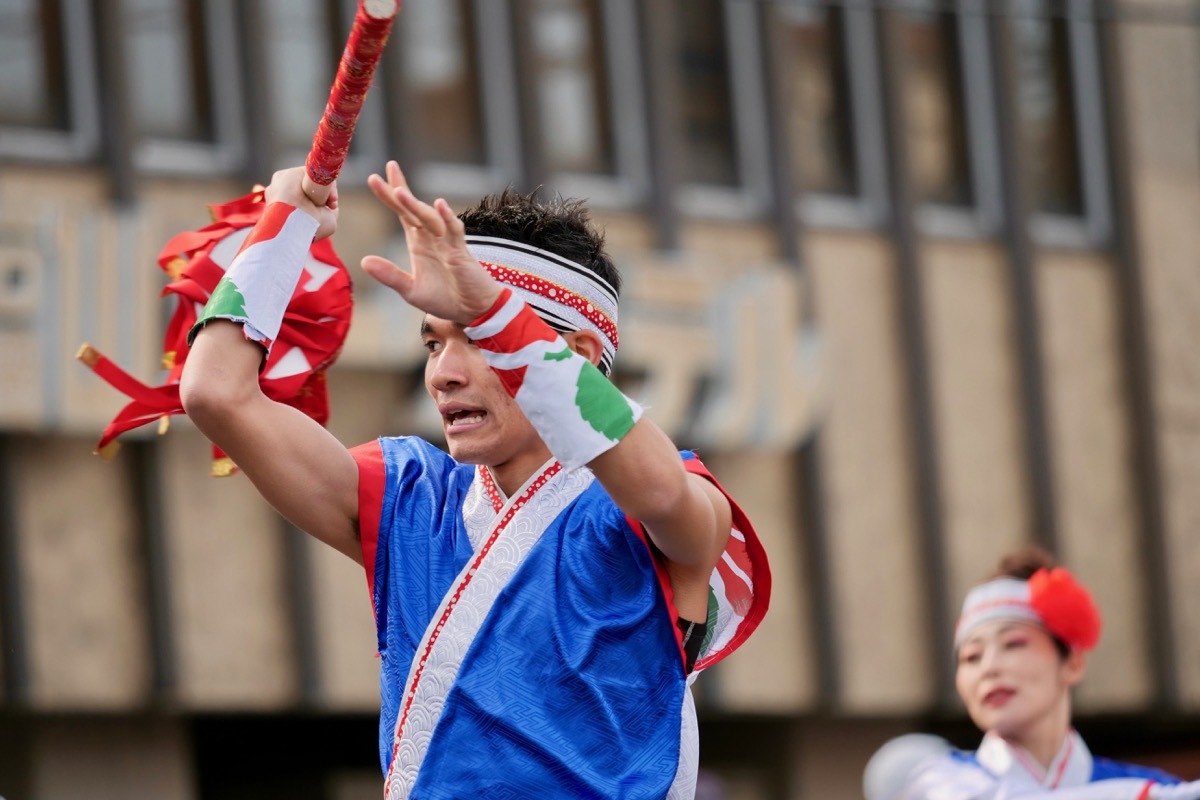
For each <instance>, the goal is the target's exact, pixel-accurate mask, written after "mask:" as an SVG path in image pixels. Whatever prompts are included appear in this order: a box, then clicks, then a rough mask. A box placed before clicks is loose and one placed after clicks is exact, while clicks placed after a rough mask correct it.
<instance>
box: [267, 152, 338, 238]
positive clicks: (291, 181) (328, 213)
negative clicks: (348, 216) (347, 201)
mask: <svg viewBox="0 0 1200 800" xmlns="http://www.w3.org/2000/svg"><path fill="white" fill-rule="evenodd" d="M264 195H265V198H264V199H265V200H266V202H268V203H287V204H288V205H290V206H294V207H295V208H298V209H300V210H301V211H303V212H304V213H305V214H308V215H309V216H310V217H312V218H313V219H315V220H316V221H317V223H318V225H317V232H316V234H315V235H314V236H313V239H314V240H316V239H324V238H325V237H326V236H332V235H333V232H334V231H336V230H337V221H338V192H337V181H334V182H333V183H331V184H329V185H328V186H321V185H320V184H318V183H313V181H312V180H311V179H310V178H309V177H308V173H307V172H306V171H305V169H304V167H292V168H290V169H281V170H279V171H278V172H276V173H275V174H274V175H272V176H271V183H270V185H269V186H267V190H266V192H265V193H264Z"/></svg>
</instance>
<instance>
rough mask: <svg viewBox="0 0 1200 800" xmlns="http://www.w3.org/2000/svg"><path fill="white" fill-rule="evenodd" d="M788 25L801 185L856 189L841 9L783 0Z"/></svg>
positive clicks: (828, 190)
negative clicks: (784, 1)
mask: <svg viewBox="0 0 1200 800" xmlns="http://www.w3.org/2000/svg"><path fill="white" fill-rule="evenodd" d="M779 10H780V17H781V19H783V20H784V22H785V24H786V25H787V42H788V45H789V46H788V48H787V53H786V62H785V63H786V64H787V68H788V70H789V71H790V73H791V74H790V75H789V77H788V80H787V86H788V87H789V89H790V92H791V95H792V97H791V102H790V103H789V104H788V109H789V120H788V125H789V133H790V137H791V141H792V161H793V164H794V170H795V175H794V178H795V180H796V183H797V185H798V186H799V187H800V189H802V190H803V191H805V192H815V193H818V194H843V195H848V194H854V193H856V191H857V189H856V184H857V178H856V175H855V167H854V157H853V141H854V133H853V128H852V127H851V113H850V102H849V101H850V98H849V92H848V82H847V76H846V64H847V61H846V48H845V30H844V18H843V14H842V10H841V9H840V8H836V7H830V6H826V7H816V6H811V5H804V4H801V3H798V2H795V1H794V0H793V2H787V3H781V4H780V6H779Z"/></svg>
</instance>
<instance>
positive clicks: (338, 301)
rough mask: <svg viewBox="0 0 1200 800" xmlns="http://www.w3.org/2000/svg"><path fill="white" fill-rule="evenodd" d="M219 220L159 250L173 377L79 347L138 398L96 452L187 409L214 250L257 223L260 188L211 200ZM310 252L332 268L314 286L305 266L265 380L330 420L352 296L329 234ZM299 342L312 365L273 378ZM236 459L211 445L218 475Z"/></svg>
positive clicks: (273, 390) (215, 274) (267, 389)
mask: <svg viewBox="0 0 1200 800" xmlns="http://www.w3.org/2000/svg"><path fill="white" fill-rule="evenodd" d="M209 208H210V210H211V211H212V216H213V223H212V224H211V225H208V226H207V227H204V228H201V229H199V230H195V231H188V232H185V233H180V234H177V235H176V236H174V237H172V239H171V240H170V241H169V242H167V244H166V246H165V247H164V248H163V250H162V252H161V253H160V254H159V256H158V265H159V266H160V267H161V268H162V269H163V271H164V272H166V273H167V275H168V276H169V277H170V278H171V283H169V284H168V285H167V286H166V288H164V289H163V296H164V297H166V296H167V295H175V299H176V307H175V313H174V314H173V315H172V317H171V320H170V322H169V323H168V325H167V330H166V336H165V338H164V341H163V366H164V368H165V369H166V370H167V377H166V380H165V381H164V383H163V385H161V386H154V387H151V386H146V385H145V384H143V383H141V382H140V381H138V380H136V379H135V378H133V377H132V376H131V375H129V374H128V373H127V372H125V371H124V370H122V369H121V368H120V367H118V366H117V365H116V364H114V363H113V362H111V361H109V360H108V359H107V358H105V357H104V356H103V355H102V354H100V353H98V352H97V351H95V350H94V349H92V348H91V347H90V346H85V349H84V350H81V351H80V356H79V358H80V360H81V361H83V362H84V363H86V364H87V365H88V366H89V367H91V368H92V369H93V370H94V371H95V372H96V374H97V375H99V376H100V377H101V378H103V379H104V380H105V381H106V382H107V383H108V384H110V385H111V386H113V388H115V389H117V390H118V391H120V392H122V393H123V394H125V395H127V396H128V397H129V398H130V399H131V400H132V401H133V402H131V403H129V404H128V405H126V406H125V407H124V408H123V409H122V410H121V411H120V412H119V413H118V414H117V416H116V417H115V418H114V419H113V421H112V422H110V423H109V425H108V427H107V428H106V429H105V431H104V434H103V436H102V438H101V440H100V442H99V444H98V445H97V451H98V452H99V451H103V452H105V453H109V454H111V452H112V451H113V449H114V440H115V439H116V437H117V436H118V435H120V434H122V433H124V432H126V431H129V430H132V429H134V428H137V427H140V426H142V425H145V424H147V423H150V422H153V421H155V420H157V419H161V418H163V417H165V416H169V415H171V414H181V413H183V408H182V406H181V404H180V402H179V380H180V376H181V375H182V374H183V365H184V363H185V362H186V361H187V355H188V350H189V348H188V345H187V334H188V331H189V330H191V328H192V325H194V324H195V322H196V311H197V306H201V307H202V306H203V305H204V304H205V303H206V302H207V301H208V297H209V295H210V294H211V293H212V291H213V289H214V288H216V285H217V282H218V281H219V280H220V279H221V276H222V275H224V274H225V270H224V269H223V268H222V267H221V266H220V265H219V264H217V263H215V262H214V261H213V260H212V259H211V258H210V257H209V254H210V253H211V252H212V250H213V248H214V247H216V246H217V244H219V243H220V242H221V240H223V239H225V238H226V237H227V236H230V235H231V234H234V233H236V232H237V231H239V230H242V229H244V228H248V227H251V226H253V225H254V224H255V223H256V222H257V221H258V219H259V217H260V216H261V215H262V211H263V209H264V208H265V205H264V203H263V190H262V189H261V188H259V189H256V190H255V191H253V192H251V193H250V194H247V195H245V196H243V197H239V198H237V199H236V200H231V201H230V202H228V203H224V204H221V205H214V206H210V207H209ZM309 254H310V256H311V257H312V258H313V259H314V260H316V261H318V262H320V263H321V264H323V265H325V266H326V267H330V268H332V269H333V272H332V274H330V275H329V277H328V278H327V279H326V280H325V281H324V283H322V284H321V285H320V286H319V287H316V288H315V289H314V290H313V291H308V290H307V288H306V285H307V284H309V282H310V281H311V279H312V275H311V274H310V273H309V272H308V270H307V269H306V270H305V271H304V273H303V274H302V275H301V277H300V282H299V285H298V286H297V287H296V292H295V294H293V295H292V300H291V302H290V303H289V305H288V309H287V312H286V313H285V314H284V318H283V325H282V327H281V328H280V331H279V336H278V337H277V338H276V340H275V343H274V346H273V347H272V349H271V353H270V355H269V356H268V357H267V362H266V364H264V365H263V370H262V377H260V379H259V384H260V386H261V387H262V390H263V394H265V395H266V396H267V397H269V398H271V399H272V400H276V401H278V402H281V403H286V404H288V405H290V406H293V407H295V408H297V409H299V410H300V411H302V412H304V413H305V414H307V415H308V416H310V417H312V418H313V419H314V420H316V421H317V422H319V423H321V424H322V425H324V424H325V423H326V422H327V421H328V419H329V397H328V392H327V389H326V382H325V370H326V369H328V368H329V367H330V366H331V365H332V364H333V362H334V361H335V360H336V359H337V357H338V354H339V353H340V351H341V348H342V343H343V342H344V341H345V340H346V334H347V333H348V331H349V329H350V314H351V311H352V309H353V295H352V287H351V284H350V274H349V273H348V272H347V271H346V267H345V265H344V264H342V261H341V259H340V258H338V256H337V253H335V252H334V250H333V245H332V244H331V243H330V241H329V240H328V239H322V240H321V241H319V242H313V244H312V247H311V248H310V249H309ZM293 349H299V351H300V352H301V353H302V354H303V356H304V358H305V360H306V361H307V362H308V364H309V365H310V369H308V370H307V371H304V372H300V373H297V374H292V375H288V376H286V377H282V378H268V377H267V376H268V375H270V374H271V368H272V367H274V366H275V364H276V363H277V362H278V361H279V359H280V358H282V357H283V356H284V355H286V354H287V353H289V352H290V351H291V350H293ZM236 469H237V468H236V466H235V465H234V464H233V462H232V461H230V460H229V458H228V457H227V456H226V455H225V454H224V453H222V452H221V451H220V450H219V449H218V448H215V447H214V448H213V474H220V475H227V474H231V473H232V472H234V471H236Z"/></svg>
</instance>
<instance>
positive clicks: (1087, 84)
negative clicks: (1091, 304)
mask: <svg viewBox="0 0 1200 800" xmlns="http://www.w3.org/2000/svg"><path fill="white" fill-rule="evenodd" d="M1097 17H1098V14H1097V9H1096V4H1095V0H1068V4H1067V36H1068V41H1069V43H1070V44H1069V47H1070V51H1069V53H1068V54H1067V55H1068V58H1069V59H1070V68H1071V99H1072V101H1073V106H1074V108H1073V110H1074V113H1075V131H1076V137H1077V138H1076V141H1075V153H1076V159H1077V160H1078V163H1079V176H1080V183H1081V185H1080V187H1079V188H1080V191H1081V193H1082V195H1083V213H1082V214H1081V215H1079V216H1075V215H1065V214H1047V213H1043V212H1038V211H1036V210H1035V211H1034V213H1033V214H1032V218H1031V220H1030V225H1031V231H1030V232H1031V235H1032V236H1033V239H1034V241H1035V242H1036V243H1037V244H1038V245H1040V246H1044V247H1060V248H1075V249H1095V248H1097V247H1104V246H1107V244H1108V243H1109V242H1110V241H1111V240H1112V237H1113V219H1112V213H1111V208H1112V190H1111V186H1112V183H1111V175H1110V174H1109V173H1110V170H1109V164H1108V160H1107V158H1106V157H1105V153H1107V152H1108V147H1109V144H1108V132H1107V129H1106V127H1105V112H1104V86H1103V78H1102V70H1103V66H1102V64H1101V62H1100V28H1099V26H1098V22H1097Z"/></svg>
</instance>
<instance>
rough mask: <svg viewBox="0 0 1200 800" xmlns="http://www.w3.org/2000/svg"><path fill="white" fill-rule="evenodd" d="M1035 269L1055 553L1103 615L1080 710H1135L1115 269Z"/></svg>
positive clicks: (1097, 261) (1136, 632)
mask: <svg viewBox="0 0 1200 800" xmlns="http://www.w3.org/2000/svg"><path fill="white" fill-rule="evenodd" d="M1037 269H1038V272H1037V276H1038V296H1039V300H1040V303H1041V306H1040V309H1039V313H1040V316H1041V320H1042V332H1043V336H1044V339H1043V358H1044V361H1045V373H1044V374H1045V387H1046V399H1047V412H1048V413H1047V419H1048V425H1049V430H1050V452H1051V456H1052V458H1053V460H1054V463H1053V465H1052V467H1053V470H1052V472H1053V476H1054V490H1055V501H1056V503H1057V513H1058V519H1057V523H1058V534H1059V541H1060V543H1061V546H1060V552H1059V555H1060V557H1061V558H1062V560H1063V562H1064V563H1065V564H1066V565H1067V566H1069V567H1070V568H1071V569H1072V570H1073V571H1074V572H1075V573H1076V574H1077V575H1078V576H1079V578H1080V579H1081V580H1082V581H1083V582H1084V583H1085V584H1086V585H1088V586H1089V587H1092V590H1093V593H1094V594H1095V597H1096V602H1097V603H1098V604H1099V606H1100V608H1101V612H1102V613H1103V616H1104V635H1103V637H1102V638H1101V641H1100V645H1099V647H1098V648H1097V650H1096V651H1095V654H1094V655H1093V657H1092V658H1091V664H1090V667H1089V670H1088V672H1089V674H1088V678H1087V680H1086V681H1084V683H1083V684H1082V686H1081V687H1080V690H1079V693H1078V700H1079V706H1080V708H1081V709H1085V710H1090V711H1115V710H1121V709H1133V708H1137V707H1139V706H1140V705H1142V704H1144V703H1146V702H1147V701H1148V700H1149V699H1150V694H1149V693H1150V691H1151V688H1152V687H1151V685H1150V674H1149V670H1148V668H1149V664H1148V663H1147V661H1146V653H1148V647H1147V644H1148V641H1147V637H1146V625H1145V622H1144V620H1145V613H1146V606H1145V602H1144V591H1145V586H1144V581H1145V577H1144V575H1143V573H1142V571H1141V567H1142V565H1143V562H1142V561H1141V548H1140V547H1139V537H1140V535H1141V529H1140V520H1139V519H1138V516H1137V509H1136V506H1135V496H1134V475H1133V469H1134V463H1133V460H1132V453H1131V445H1130V437H1131V435H1132V433H1131V429H1130V424H1129V419H1130V416H1129V415H1130V409H1129V404H1128V400H1127V397H1128V395H1127V392H1128V387H1127V385H1126V373H1125V371H1124V370H1125V365H1124V354H1123V352H1122V347H1121V336H1122V331H1121V325H1122V320H1121V318H1120V314H1119V312H1118V309H1119V306H1118V296H1117V291H1118V287H1117V283H1116V275H1115V273H1114V269H1115V267H1114V265H1113V264H1112V263H1111V262H1109V261H1107V260H1105V259H1103V258H1100V257H1095V256H1091V257H1089V256H1087V255H1085V254H1078V253H1076V254H1072V253H1048V254H1045V255H1044V256H1043V257H1042V258H1041V260H1040V263H1039V264H1038V268H1037Z"/></svg>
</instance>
